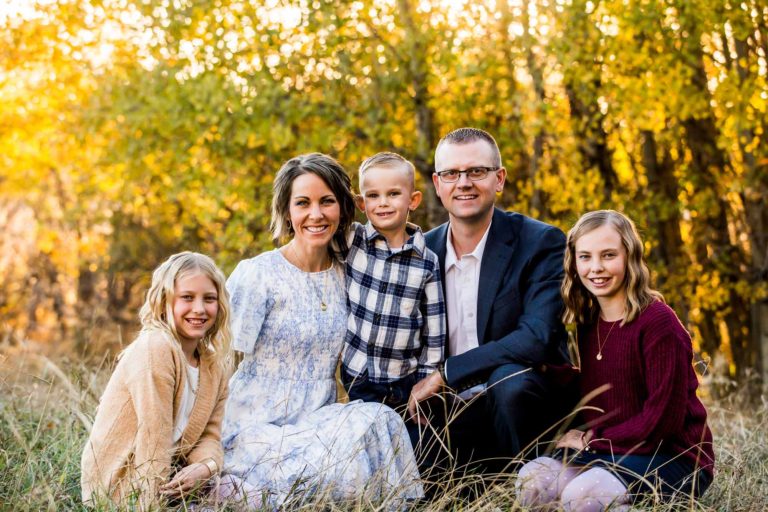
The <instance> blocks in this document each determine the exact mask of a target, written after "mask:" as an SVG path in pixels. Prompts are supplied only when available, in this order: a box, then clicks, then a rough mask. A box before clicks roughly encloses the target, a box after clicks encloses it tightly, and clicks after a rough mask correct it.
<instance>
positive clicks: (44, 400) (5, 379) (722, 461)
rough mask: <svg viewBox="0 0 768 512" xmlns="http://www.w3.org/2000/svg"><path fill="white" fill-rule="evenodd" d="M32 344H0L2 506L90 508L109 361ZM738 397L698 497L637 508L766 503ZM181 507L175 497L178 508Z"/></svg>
mask: <svg viewBox="0 0 768 512" xmlns="http://www.w3.org/2000/svg"><path fill="white" fill-rule="evenodd" d="M33 352H34V351H32V350H30V349H29V348H27V349H24V350H21V349H18V348H14V349H9V348H7V349H3V350H2V351H0V511H6V510H8V511H11V510H13V511H42V510H47V511H59V510H66V511H68V510H74V511H78V510H83V511H84V510H88V509H86V508H84V507H83V506H82V504H81V503H80V499H79V460H80V450H81V448H82V446H83V443H84V442H85V439H86V437H87V435H86V433H87V428H88V426H89V424H90V421H91V419H92V415H93V412H94V409H95V406H96V404H97V401H98V396H99V394H100V392H101V389H102V388H103V386H104V384H105V383H106V379H107V378H108V376H109V372H108V368H107V367H108V363H107V362H106V361H105V362H103V363H102V364H98V363H97V364H93V363H91V364H89V365H86V364H84V363H82V362H78V361H71V360H66V359H61V358H56V359H55V361H53V360H50V359H48V358H46V357H44V356H40V355H36V354H34V353H33ZM739 398H740V397H738V396H735V397H733V398H731V399H728V400H723V401H721V402H717V403H712V401H711V400H708V401H707V406H708V409H709V414H710V425H711V427H712V429H713V431H714V434H715V445H716V446H715V448H716V453H717V458H718V461H717V468H718V469H717V474H716V478H715V482H714V484H713V485H712V487H711V488H710V490H709V491H708V492H707V494H706V495H705V496H704V498H703V499H702V500H701V501H700V502H698V503H692V502H687V503H678V504H675V505H669V504H666V505H658V504H653V503H648V504H645V505H640V506H636V510H664V511H672V510H675V511H676V510H696V511H699V510H701V511H709V510H712V511H715V510H716V511H754V512H759V511H765V510H768V400H767V399H766V397H765V396H763V398H762V400H761V401H759V402H758V404H757V405H754V402H752V405H749V406H747V405H744V402H743V401H740V400H739ZM465 483H467V482H465ZM513 489H514V476H510V477H509V479H507V480H506V481H502V482H499V483H498V484H497V485H495V486H493V487H491V488H490V489H488V490H487V492H485V493H484V494H483V495H481V496H480V497H479V498H477V499H474V500H472V501H471V502H466V501H462V500H460V499H459V498H458V497H457V496H458V493H457V492H452V491H448V492H446V493H444V494H442V495H441V496H440V497H439V498H437V499H436V500H435V501H433V502H430V503H423V504H419V505H418V506H417V507H416V508H417V509H418V510H424V511H437V510H465V511H489V512H491V511H507V510H511V511H514V510H521V509H520V507H519V506H518V505H517V504H516V502H515V498H514V491H513ZM391 505H392V504H391V503H379V504H372V503H348V504H344V505H339V504H332V503H328V502H326V501H324V500H323V499H322V497H320V498H317V497H315V498H313V499H311V500H305V499H297V500H296V504H295V505H289V506H288V507H286V508H287V509H290V510H318V509H322V510H389V509H391ZM108 509H109V507H104V508H103V510H108ZM184 509H186V506H184V505H182V506H181V507H180V510H184ZM221 510H225V509H224V508H222V509H221Z"/></svg>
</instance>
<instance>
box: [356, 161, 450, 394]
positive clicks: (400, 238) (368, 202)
mask: <svg viewBox="0 0 768 512" xmlns="http://www.w3.org/2000/svg"><path fill="white" fill-rule="evenodd" d="M414 173H415V170H414V167H413V164H411V163H410V162H409V161H408V160H406V159H405V158H403V157H402V156H400V155H398V154H395V153H378V154H376V155H374V156H372V157H370V158H368V159H366V160H365V161H364V162H363V163H362V165H361V166H360V192H361V195H360V196H358V197H357V199H356V203H357V206H358V208H360V210H362V211H364V212H365V215H366V216H367V217H368V223H367V224H366V225H365V226H363V225H361V224H359V223H355V224H354V227H353V230H352V231H351V232H350V235H349V239H348V242H349V243H348V245H349V253H348V255H347V258H346V261H347V266H346V286H347V292H348V297H349V316H348V318H347V334H346V336H345V339H344V351H343V356H342V369H341V378H342V382H343V383H344V387H345V388H346V390H347V392H348V394H349V398H350V400H356V399H361V400H363V401H366V402H384V403H386V404H387V405H389V406H390V407H392V408H397V407H399V406H405V405H407V403H408V396H409V395H410V393H411V388H412V387H413V385H414V384H415V383H416V382H418V381H419V380H421V379H422V378H424V377H426V376H427V375H429V374H430V373H432V372H433V371H434V370H435V368H436V366H437V365H438V364H439V363H441V362H442V361H443V351H444V347H445V332H446V327H445V325H446V324H445V301H444V300H443V286H442V282H441V277H440V268H439V264H438V260H437V256H436V255H435V253H433V252H432V251H431V250H429V249H428V248H427V246H426V244H425V242H424V235H423V234H422V232H421V229H419V227H418V226H416V225H414V224H411V223H409V222H408V213H409V212H411V211H413V210H414V209H416V207H417V206H418V205H419V203H420V202H421V192H419V191H417V190H415V182H414Z"/></svg>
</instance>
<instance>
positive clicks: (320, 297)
mask: <svg viewBox="0 0 768 512" xmlns="http://www.w3.org/2000/svg"><path fill="white" fill-rule="evenodd" d="M288 247H289V248H290V249H291V252H292V253H293V257H294V258H296V264H297V265H296V266H297V267H298V263H299V261H301V260H300V258H299V255H298V254H297V253H296V249H295V248H294V247H293V243H290V244H288ZM332 268H333V261H331V265H330V266H329V267H328V268H327V269H325V270H322V271H321V272H323V273H324V276H323V288H322V290H321V289H319V288H318V286H317V285H316V284H315V281H314V279H313V278H312V272H307V277H308V278H309V285H310V286H311V287H312V291H314V292H315V295H316V296H317V300H319V301H320V311H325V310H326V309H328V304H326V303H325V298H324V297H325V294H326V292H327V291H328V272H329V271H330V270H331V269H332ZM299 270H301V268H300V267H299ZM302 272H303V270H302Z"/></svg>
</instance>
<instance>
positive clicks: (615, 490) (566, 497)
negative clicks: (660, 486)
mask: <svg viewBox="0 0 768 512" xmlns="http://www.w3.org/2000/svg"><path fill="white" fill-rule="evenodd" d="M560 500H561V502H562V504H563V509H564V510H565V511H566V512H601V511H603V510H607V509H608V508H609V507H611V510H614V511H617V510H623V509H624V508H625V505H626V504H627V503H628V501H629V500H628V496H627V488H626V487H625V486H624V483H623V482H622V481H621V480H619V478H618V477H617V476H616V475H614V474H613V473H611V472H610V471H608V470H606V469H603V468H593V469H590V470H589V471H586V472H584V473H582V474H581V475H579V476H578V477H576V478H574V479H573V480H571V482H570V483H568V485H566V486H565V488H564V489H563V492H562V494H561V495H560ZM616 507H619V508H616Z"/></svg>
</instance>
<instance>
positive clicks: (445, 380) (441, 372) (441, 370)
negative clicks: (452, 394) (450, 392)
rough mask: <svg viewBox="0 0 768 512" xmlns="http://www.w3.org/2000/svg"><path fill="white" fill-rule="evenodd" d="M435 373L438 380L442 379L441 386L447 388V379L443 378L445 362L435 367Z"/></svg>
mask: <svg viewBox="0 0 768 512" xmlns="http://www.w3.org/2000/svg"><path fill="white" fill-rule="evenodd" d="M437 373H439V374H440V378H441V379H443V384H444V385H445V386H446V387H447V386H448V377H446V376H445V361H443V362H442V363H438V365H437Z"/></svg>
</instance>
